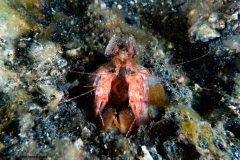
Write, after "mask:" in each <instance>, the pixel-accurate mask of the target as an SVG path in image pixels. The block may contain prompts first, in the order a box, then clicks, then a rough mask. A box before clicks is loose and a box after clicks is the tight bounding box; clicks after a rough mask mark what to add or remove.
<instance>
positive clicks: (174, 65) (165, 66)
mask: <svg viewBox="0 0 240 160" xmlns="http://www.w3.org/2000/svg"><path fill="white" fill-rule="evenodd" d="M209 54H210V52H208V53H206V54H204V55H202V56H200V57H198V58H194V59H191V60H189V61H185V62H181V63H178V64H173V65H167V66H164V67H171V66H179V65H183V64H186V63H189V62H193V61H196V60H198V59H201V58H203V57H206V56H207V55H209ZM158 68H163V67H157V68H148V69H158Z"/></svg>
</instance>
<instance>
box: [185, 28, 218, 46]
mask: <svg viewBox="0 0 240 160" xmlns="http://www.w3.org/2000/svg"><path fill="white" fill-rule="evenodd" d="M189 32H190V33H189V35H190V39H191V40H192V41H193V42H195V41H199V40H200V41H202V42H208V41H209V40H211V39H215V38H218V37H220V36H221V34H220V33H219V32H218V31H216V30H215V29H212V28H211V27H209V26H208V25H207V24H202V25H194V26H192V27H191V28H190V29H189Z"/></svg>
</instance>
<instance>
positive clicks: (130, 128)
mask: <svg viewBox="0 0 240 160" xmlns="http://www.w3.org/2000/svg"><path fill="white" fill-rule="evenodd" d="M135 122H136V118H134V120H133V122H132V124H131V126H130V127H129V129H128V132H127V134H126V137H128V135H129V134H130V132H131V130H132V127H133V124H134V123H135Z"/></svg>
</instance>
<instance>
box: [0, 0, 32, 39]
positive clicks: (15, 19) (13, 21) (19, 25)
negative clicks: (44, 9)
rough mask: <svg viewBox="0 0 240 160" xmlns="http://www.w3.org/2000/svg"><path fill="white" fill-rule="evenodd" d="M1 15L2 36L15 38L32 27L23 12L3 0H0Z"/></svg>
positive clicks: (0, 33) (0, 32)
mask: <svg viewBox="0 0 240 160" xmlns="http://www.w3.org/2000/svg"><path fill="white" fill-rule="evenodd" d="M0 15H1V17H0V26H1V27H2V29H1V31H0V35H1V36H4V37H8V38H11V39H14V38H16V37H18V36H19V35H22V34H23V33H24V32H26V31H28V30H30V29H31V28H32V27H31V24H29V22H28V19H27V18H26V17H25V15H24V14H23V13H20V12H18V11H17V10H15V9H13V8H11V7H10V6H9V5H8V4H7V3H6V2H4V1H3V0H1V1H0Z"/></svg>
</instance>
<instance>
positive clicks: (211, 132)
mask: <svg viewBox="0 0 240 160" xmlns="http://www.w3.org/2000/svg"><path fill="white" fill-rule="evenodd" d="M181 109H182V111H181V114H183V115H184V117H185V118H184V119H185V120H184V121H183V122H182V124H181V128H182V133H183V135H184V136H185V138H186V139H187V140H188V143H191V144H193V145H194V146H195V148H196V150H197V151H198V153H199V154H200V155H201V157H202V158H203V157H204V158H207V159H212V158H214V157H215V158H216V157H218V158H220V157H225V158H226V159H228V158H229V155H228V154H227V153H225V152H223V151H222V150H221V148H219V146H218V144H217V139H218V138H219V137H221V138H226V137H225V135H224V134H223V133H224V129H223V128H222V129H221V130H219V127H217V126H216V127H212V126H211V124H210V123H209V122H207V121H204V120H202V119H201V117H200V116H199V115H198V114H197V113H196V112H195V111H194V110H193V109H187V110H186V108H185V110H184V107H182V108H181ZM189 111H190V112H189ZM218 125H221V124H218Z"/></svg>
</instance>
